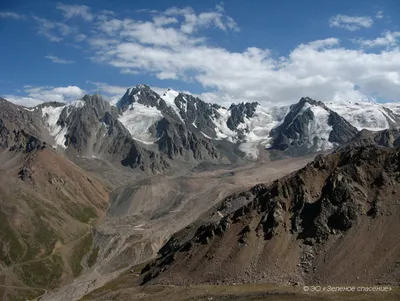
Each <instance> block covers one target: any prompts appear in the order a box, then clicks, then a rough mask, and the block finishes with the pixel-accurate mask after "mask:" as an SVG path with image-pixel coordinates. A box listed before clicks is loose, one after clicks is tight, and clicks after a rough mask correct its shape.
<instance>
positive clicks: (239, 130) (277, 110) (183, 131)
mask: <svg viewBox="0 0 400 301" xmlns="http://www.w3.org/2000/svg"><path fill="white" fill-rule="evenodd" d="M398 108H399V107H397V106H396V105H395V104H391V105H390V106H388V107H386V106H385V105H382V104H376V103H370V102H368V103H360V102H359V103H353V102H330V103H326V104H325V103H322V102H320V101H316V100H313V99H311V98H308V97H303V98H301V99H300V101H299V102H298V103H296V104H293V105H291V106H275V107H264V106H262V105H260V104H259V103H256V102H253V103H239V104H232V105H231V106H230V107H229V108H225V107H223V106H220V105H218V104H211V103H207V102H204V101H203V100H201V99H200V98H198V97H195V96H193V95H190V94H185V93H180V92H177V91H174V90H171V89H168V90H167V91H166V92H165V93H163V94H162V95H159V94H158V93H156V92H155V91H154V90H152V89H151V87H150V86H148V85H136V86H134V87H132V88H129V89H127V91H126V93H125V94H124V95H123V96H122V97H121V99H120V100H119V101H118V102H117V103H116V104H115V106H112V105H110V103H109V102H107V101H106V100H105V99H104V98H103V97H102V96H101V95H98V94H95V95H92V96H90V95H86V96H84V97H83V98H82V99H78V100H76V101H74V102H72V103H68V104H60V103H54V102H53V103H45V104H41V105H39V106H37V107H34V108H32V109H27V108H25V111H26V114H28V115H30V116H31V117H29V118H33V119H35V120H36V121H35V122H33V124H40V125H41V126H42V128H41V129H40V130H39V131H40V132H41V134H43V133H45V132H48V136H49V137H50V140H53V142H52V145H53V146H55V147H56V148H59V149H60V150H61V151H63V152H65V153H66V154H67V155H69V156H70V158H73V157H74V156H75V157H76V156H81V157H85V158H88V159H102V160H106V161H108V162H112V163H113V164H116V165H122V166H125V167H130V168H139V169H141V170H143V171H149V172H151V173H161V172H163V171H165V170H167V169H169V168H170V167H171V165H172V161H179V162H186V163H190V164H192V165H193V164H194V165H196V164H198V163H201V162H208V163H210V164H215V163H216V164H226V163H232V162H241V161H246V160H248V159H251V160H255V159H257V158H258V157H259V155H260V151H262V150H263V149H269V150H277V151H279V152H282V153H283V154H285V155H289V156H293V155H296V156H297V155H302V154H307V153H311V152H315V151H325V150H330V149H334V148H335V147H338V146H340V145H343V144H345V143H348V142H350V141H351V140H352V139H353V138H355V137H356V135H357V133H358V132H359V131H360V130H362V129H368V130H371V129H372V130H374V129H375V130H376V131H380V130H384V129H394V128H397V127H399V126H400V114H399V113H400V110H398ZM38 119H40V120H38ZM39 127H40V126H39ZM47 138H48V137H47Z"/></svg>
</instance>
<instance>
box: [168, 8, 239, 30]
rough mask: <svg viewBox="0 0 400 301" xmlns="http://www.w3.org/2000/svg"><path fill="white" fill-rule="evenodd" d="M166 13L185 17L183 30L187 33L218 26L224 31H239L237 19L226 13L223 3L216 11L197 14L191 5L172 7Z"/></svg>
mask: <svg viewBox="0 0 400 301" xmlns="http://www.w3.org/2000/svg"><path fill="white" fill-rule="evenodd" d="M164 15H166V16H182V17H184V19H185V21H184V22H183V24H182V25H181V31H182V32H183V33H186V34H191V33H193V32H195V31H198V30H199V29H202V28H208V27H216V28H219V29H221V30H223V31H227V30H233V31H239V27H238V25H237V24H236V22H235V20H233V19H232V18H231V17H229V16H227V15H226V14H225V11H224V8H223V6H222V5H217V6H216V10H215V11H210V12H203V13H200V14H196V13H195V11H194V10H193V9H192V8H191V7H186V8H183V9H179V8H176V7H172V8H169V9H167V10H166V11H165V12H164Z"/></svg>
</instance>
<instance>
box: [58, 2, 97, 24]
mask: <svg viewBox="0 0 400 301" xmlns="http://www.w3.org/2000/svg"><path fill="white" fill-rule="evenodd" d="M57 9H59V10H60V11H61V12H62V13H63V15H64V17H65V18H66V19H71V18H74V17H80V18H82V19H83V20H85V21H92V20H93V15H92V14H91V13H90V8H89V7H88V6H86V5H68V4H61V3H59V4H57Z"/></svg>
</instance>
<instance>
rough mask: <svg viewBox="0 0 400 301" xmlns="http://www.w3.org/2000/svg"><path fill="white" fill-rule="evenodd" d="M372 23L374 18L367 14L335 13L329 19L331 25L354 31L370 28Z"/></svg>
mask: <svg viewBox="0 0 400 301" xmlns="http://www.w3.org/2000/svg"><path fill="white" fill-rule="evenodd" d="M373 24H374V20H373V19H372V18H371V17H368V16H346V15H336V16H334V17H332V18H330V19H329V25H330V26H331V27H338V28H343V29H347V30H350V31H356V30H359V29H361V28H370V27H372V25H373Z"/></svg>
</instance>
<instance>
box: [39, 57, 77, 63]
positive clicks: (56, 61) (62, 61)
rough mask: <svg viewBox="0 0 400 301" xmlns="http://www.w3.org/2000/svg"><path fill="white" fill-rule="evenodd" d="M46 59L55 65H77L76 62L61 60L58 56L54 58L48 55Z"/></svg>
mask: <svg viewBox="0 0 400 301" xmlns="http://www.w3.org/2000/svg"><path fill="white" fill-rule="evenodd" d="M44 58H46V59H48V60H50V61H52V62H53V63H56V64H73V63H75V61H72V60H64V59H61V58H59V57H57V56H54V55H46V56H45V57H44Z"/></svg>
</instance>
